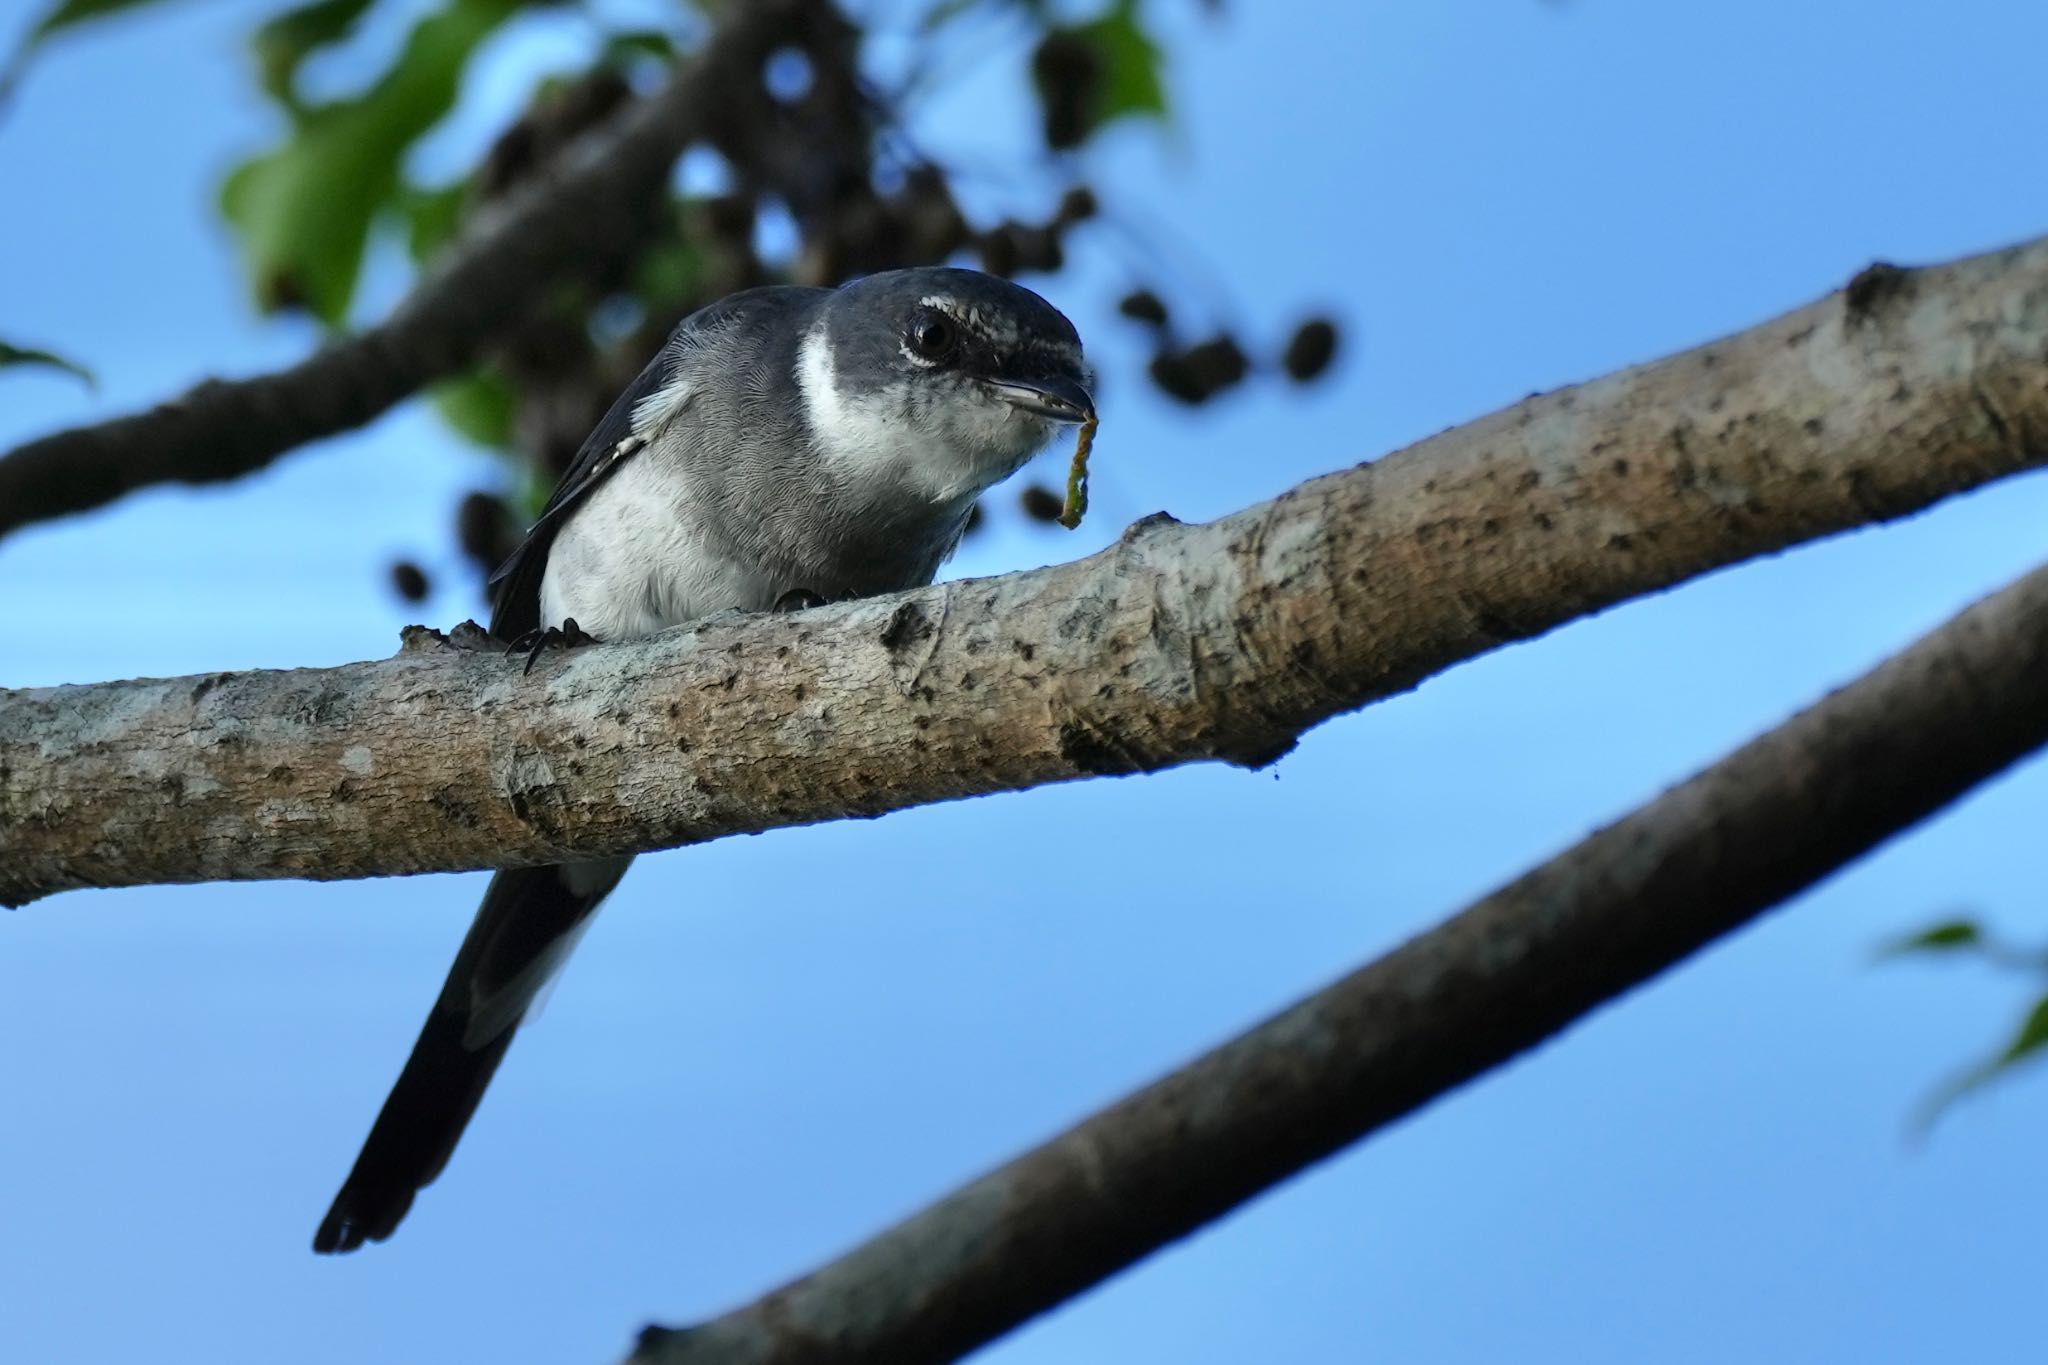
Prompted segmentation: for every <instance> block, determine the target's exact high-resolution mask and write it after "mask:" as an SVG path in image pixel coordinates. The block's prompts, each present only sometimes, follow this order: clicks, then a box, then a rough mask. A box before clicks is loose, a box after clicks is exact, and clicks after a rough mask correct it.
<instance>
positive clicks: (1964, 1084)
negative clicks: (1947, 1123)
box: [1914, 996, 2048, 1136]
mask: <svg viewBox="0 0 2048 1365" xmlns="http://www.w3.org/2000/svg"><path fill="white" fill-rule="evenodd" d="M2043 1048H2048V996H2043V997H2041V998H2040V999H2039V1000H2036V1001H2035V1002H2034V1007H2033V1008H2032V1009H2030V1010H2028V1011H2027V1016H2026V1018H2025V1019H2023V1020H2021V1021H2020V1026H2019V1028H2018V1030H2016V1031H2015V1032H2014V1034H2013V1036H2012V1040H2011V1041H2010V1042H2008V1043H2007V1044H2006V1045H2005V1047H2004V1048H2003V1049H2001V1050H2000V1051H1999V1052H1998V1053H1997V1054H1996V1055H1995V1056H1993V1057H1990V1058H1988V1059H1986V1060H1984V1061H1982V1062H1979V1063H1977V1065H1975V1066H1973V1067H1971V1068H1969V1069H1968V1070H1967V1071H1964V1072H1962V1073H1961V1074H1959V1075H1957V1076H1955V1077H1953V1078H1951V1079H1950V1080H1949V1081H1948V1082H1947V1083H1946V1084H1944V1085H1943V1086H1942V1087H1941V1088H1940V1089H1939V1090H1937V1091H1935V1092H1934V1094H1933V1095H1931V1096H1929V1097H1928V1099H1927V1101H1926V1102H1925V1103H1924V1104H1922V1105H1921V1107H1920V1113H1919V1116H1918V1117H1917V1119H1916V1120H1915V1123H1914V1127H1915V1129H1916V1130H1917V1131H1918V1133H1919V1134H1920V1135H1922V1136H1924V1135H1925V1134H1926V1133H1927V1131H1928V1130H1929V1129H1931V1128H1933V1127H1934V1125H1935V1123H1936V1122H1938V1121H1939V1120H1940V1119H1941V1116H1942V1115H1943V1114H1946V1113H1947V1112H1948V1111H1949V1109H1950V1108H1951V1107H1952V1106H1953V1105H1954V1104H1955V1102H1956V1101H1957V1100H1960V1099H1962V1098H1963V1097H1964V1096H1966V1095H1969V1094H1971V1093H1973V1092H1975V1091H1977V1090H1981V1089H1982V1088H1983V1087H1984V1086H1986V1085H1989V1084H1990V1083H1991V1082H1992V1081H1995V1080H1997V1079H1998V1078H1999V1077H2001V1076H2003V1075H2005V1074H2006V1073H2007V1072H2009V1071H2011V1070H2012V1069H2013V1068H2015V1067H2017V1066H2019V1065H2020V1064H2021V1063H2023V1062H2025V1061H2027V1060H2029V1059H2030V1058H2032V1057H2033V1056H2034V1054H2035V1053H2037V1052H2039V1051H2041V1050H2042V1049H2043Z"/></svg>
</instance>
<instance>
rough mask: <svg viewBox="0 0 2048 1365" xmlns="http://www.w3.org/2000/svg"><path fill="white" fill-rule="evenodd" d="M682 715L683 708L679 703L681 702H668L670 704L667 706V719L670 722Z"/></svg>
mask: <svg viewBox="0 0 2048 1365" xmlns="http://www.w3.org/2000/svg"><path fill="white" fill-rule="evenodd" d="M682 714H683V706H682V703H681V702H674V701H672V702H670V703H669V704H668V718H669V719H670V720H675V719H676V718H677V717H679V716H681V715H682Z"/></svg>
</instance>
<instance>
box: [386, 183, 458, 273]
mask: <svg viewBox="0 0 2048 1365" xmlns="http://www.w3.org/2000/svg"><path fill="white" fill-rule="evenodd" d="M397 207H398V214H399V217H400V218H402V219H403V220H404V221H405V247H406V250H407V251H409V252H410V253H411V254H412V258H413V261H414V263H415V264H424V263H425V262H426V260H427V259H428V258H429V257H431V256H432V255H433V254H434V253H435V252H437V251H439V250H440V249H441V248H442V247H444V246H446V245H448V243H449V242H450V241H452V240H454V237H455V234H456V232H457V231H458V230H459V229H460V228H461V227H462V216H463V214H465V213H467V212H468V211H469V186H468V184H467V183H465V182H462V181H457V182H456V183H455V184H453V185H444V186H443V187H441V188H440V189H437V190H427V189H421V188H419V187H418V186H417V185H407V186H405V187H404V188H402V189H401V190H400V191H399V193H398V201H397Z"/></svg>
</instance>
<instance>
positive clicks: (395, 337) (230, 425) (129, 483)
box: [0, 0, 797, 536]
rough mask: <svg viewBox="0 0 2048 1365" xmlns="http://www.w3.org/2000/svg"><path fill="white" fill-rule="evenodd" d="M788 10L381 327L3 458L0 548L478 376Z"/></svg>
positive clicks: (677, 77)
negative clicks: (55, 523) (489, 352)
mask: <svg viewBox="0 0 2048 1365" xmlns="http://www.w3.org/2000/svg"><path fill="white" fill-rule="evenodd" d="M795 8H797V5H796V4H794V3H793V0H761V3H758V4H749V5H742V6H737V7H735V8H734V12H733V17H732V18H731V19H730V20H729V21H726V22H724V23H723V24H722V25H721V27H720V29H719V31H718V32H717V33H716V34H714V35H713V37H712V38H711V39H710V40H709V41H708V42H707V43H706V44H705V46H704V48H703V50H702V51H701V52H700V53H699V54H698V55H697V56H696V57H695V58H694V59H692V60H690V61H688V62H685V63H683V64H681V65H679V66H678V67H677V68H676V70H675V71H674V73H673V74H672V75H671V76H670V78H669V80H668V82H667V83H666V84H665V85H664V86H663V87H662V88H661V89H660V90H658V91H656V92H655V93H654V94H653V95H652V96H650V97H649V98H647V99H644V100H638V101H635V102H633V103H631V104H629V105H627V106H626V107H625V108H624V109H623V110H621V111H620V112H619V113H618V114H616V115H614V116H613V117H612V118H611V119H610V120H608V121H607V122H606V123H605V124H604V125H603V126H602V127H600V128H599V129H597V130H596V131H594V132H592V133H591V134H590V135H589V136H587V137H585V138H584V139H582V140H580V141H579V142H578V143H577V144H576V145H574V146H572V147H571V148H569V149H568V150H567V151H566V152H565V154H564V155H563V156H562V157H561V158H560V159H559V161H558V162H557V164H556V165H554V166H552V167H551V168H549V170H548V171H546V172H545V173H543V174H541V175H540V176H538V177H537V178H536V179H535V180H534V182H533V183H531V184H530V185H527V186H524V187H522V188H521V189H520V190H519V191H517V192H515V193H514V194H512V195H511V196H509V197H508V198H507V199H506V200H505V201H504V202H503V203H502V204H498V205H493V206H491V207H490V208H489V209H487V210H486V212H485V213H484V215H483V216H481V217H480V219H479V220H478V221H477V222H476V223H475V224H474V225H473V227H472V229H471V230H470V231H469V232H468V233H467V234H466V235H465V236H464V237H463V239H462V240H461V241H460V242H459V243H458V244H457V245H456V247H455V248H454V249H453V251H452V252H451V253H450V254H449V255H448V256H447V257H446V258H445V259H444V260H443V261H442V262H441V263H440V264H439V265H438V266H437V267H436V268H435V269H434V270H432V271H431V272H430V273H429V274H428V275H427V276H426V277H425V278H423V279H422V280H421V281H420V282H419V284H418V285H417V286H416V287H415V288H414V289H413V291H412V293H411V294H410V295H408V296H407V298H406V299H405V301H404V302H403V303H401V304H400V305H399V306H398V308H397V309H396V310H394V311H393V312H392V314H391V316H390V317H389V318H387V319H385V321H384V322H383V323H381V324H379V325H378V326H375V327H372V328H370V329H369V330H367V331H363V332H359V333H357V334H355V335H353V336H349V337H345V338H343V339H341V340H339V341H336V342H334V343H333V344H332V345H329V346H327V347H325V348H323V349H322V350H320V351H318V352H316V353H315V354H313V355H311V356H309V357H307V358H306V359H305V360H302V361H300V362H299V363H298V364H296V365H293V366H291V367H290V368H289V369H285V370H280V371H278V372H277V373H275V374H267V375H259V376H256V377H254V378H250V379H237V380H229V381H221V380H208V381H207V382H205V383H203V384H200V385H198V386H197V387H196V388H193V389H192V390H190V391H189V392H187V393H185V394H183V395H181V396H179V397H177V398H174V399H172V400H170V401H169V402H166V403H161V404H158V405H157V406H156V407H154V408H151V409H149V410H148V411H146V412H140V413H135V414H132V415H130V416H127V417H117V418H114V419H112V420H110V421H106V422H101V423H98V424H96V425H93V426H89V427H79V428H76V429H73V430H70V431H60V432H56V433H53V434H52V435H49V436H44V437H41V438H39V439H37V440H34V441H30V442H28V443H27V444H26V445H22V446H19V447H17V448H16V449H15V450H13V451H11V452H9V453H8V454H7V455H6V456H5V457H4V458H0V536H4V535H6V534H7V533H9V532H11V531H14V530H17V529H19V528H21V527H23V526H27V525H29V524H31V523H34V522H38V521H46V520H49V519H50V518H53V517H60V516H66V515H69V514H71V513H73V512H82V511H86V510H88V509H90V508H94V507H99V506H101V505H103V504H105V503H109V502H112V501H113V500H114V499H116V498H118V497H121V496H122V495H123V494H126V493H131V492H134V491H135V490H136V489H139V488H146V487H149V486H150V485H152V484H159V483H169V482H173V481H176V482H183V483H211V482H217V481H221V480H226V479H234V478H239V477H240V476H242V475H244V474H247V473H249V472H250V471H252V470H255V469H260V468H262V467H263V466H264V465H266V464H268V463H270V462H271V461H272V460H274V459H276V458H277V457H278V456H280V455H282V454H284V453H285V452H286V451H288V450H291V449H292V448H293V447H295V446H299V445H302V444H304V443H305V442H307V441H314V440H318V439H320V438H321V437H323V436H332V435H334V434H335V433H337V432H342V431H348V430H351V429H352V428H355V427H358V426H361V425H362V424H363V423H365V422H367V421H369V420H370V419H372V418H373V417H376V416H377V415H378V414H379V413H382V412H383V411H384V410H385V409H387V408H389V407H391V406H392V405H393V404H395V403H397V402H399V401H400V400H401V399H403V398H405V397H406V396H407V395H409V394H411V393H413V392H414V391H416V390H417V389H419V388H420V387H421V386H422V385H425V384H427V383H430V382H432V381H433V380H436V379H439V378H442V377H444V376H446V375H449V374H453V373H455V372H456V371H458V370H460V369H462V368H464V367H465V366H467V365H469V364H471V363H473V362H474V361H475V360H476V359H477V358H478V356H479V354H480V353H481V352H482V351H483V349H484V348H485V347H486V346H487V345H488V344H489V343H491V342H492V341H493V340H495V339H498V338H499V337H501V336H502V335H503V334H504V333H505V331H506V329H507V328H508V327H510V326H511V325H512V324H514V323H516V322H518V321H519V320H521V319H522V318H524V317H525V316H526V315H527V314H528V313H529V312H530V311H531V310H532V309H533V308H534V307H536V306H538V305H539V304H540V303H542V302H544V301H545V299H546V298H547V297H548V294H549V291H550V290H551V289H553V288H554V287H555V286H556V284H557V283H558V282H559V281H560V280H561V279H562V277H563V276H564V275H565V274H569V273H573V271H574V270H575V269H576V267H577V264H578V262H579V261H580V260H582V259H584V258H586V257H587V256H589V255H591V254H592V253H594V252H599V251H601V250H615V249H616V244H617V243H618V241H619V240H620V237H621V234H622V233H626V234H629V233H632V232H634V231H637V230H639V229H638V226H637V225H638V224H641V223H643V222H645V221H646V220H647V217H648V215H647V214H646V213H645V211H644V209H643V207H642V206H643V205H644V204H645V203H646V201H647V200H648V198H649V196H650V195H652V194H653V193H655V192H656V191H658V190H659V188H660V187H661V185H662V184H663V183H664V181H665V180H666V178H667V176H668V173H669V170H670V168H671V167H672V166H673V165H674V164H675V161H676V158H677V157H678V156H680V155H681V154H682V151H683V149H684V147H685V146H687V145H688V144H689V142H690V141H691V140H692V139H693V138H696V137H698V136H699V135H700V134H702V133H703V132H705V131H706V130H707V128H708V127H709V126H710V124H712V123H713V122H714V121H715V118H716V115H717V112H718V109H719V106H720V104H721V102H723V101H724V100H725V99H726V98H727V96H726V94H725V93H723V92H725V91H726V90H727V89H728V88H729V86H730V83H731V82H732V81H734V80H743V81H749V80H755V79H757V73H758V72H759V70H760V67H761V63H762V61H763V60H764V59H765V57H766V56H767V54H768V52H769V51H770V50H771V49H772V48H773V46H774V45H775V43H776V42H777V41H779V37H778V35H779V34H780V33H782V32H783V31H784V29H785V28H786V27H787V25H788V23H789V19H790V14H791V12H792V11H793V10H794V9H795Z"/></svg>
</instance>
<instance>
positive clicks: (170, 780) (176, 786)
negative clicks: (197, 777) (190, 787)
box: [156, 777, 185, 806]
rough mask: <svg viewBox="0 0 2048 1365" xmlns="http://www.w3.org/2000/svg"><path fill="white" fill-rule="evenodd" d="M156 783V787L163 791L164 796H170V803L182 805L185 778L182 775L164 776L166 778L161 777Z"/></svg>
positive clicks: (183, 802)
mask: <svg viewBox="0 0 2048 1365" xmlns="http://www.w3.org/2000/svg"><path fill="white" fill-rule="evenodd" d="M156 785H157V788H158V790H160V791H162V792H163V794H164V795H165V796H167V797H169V798H170V800H171V804H172V805H174V806H182V805H184V804H185V779H184V778H182V777H166V778H164V779H163V780H162V781H161V782H159V783H157V784H156Z"/></svg>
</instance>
